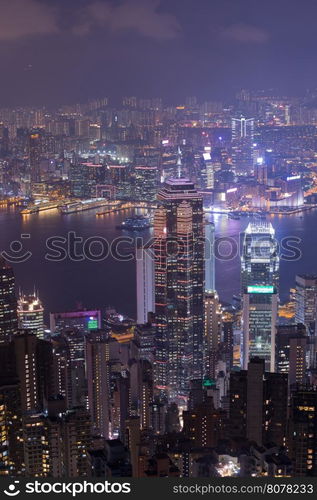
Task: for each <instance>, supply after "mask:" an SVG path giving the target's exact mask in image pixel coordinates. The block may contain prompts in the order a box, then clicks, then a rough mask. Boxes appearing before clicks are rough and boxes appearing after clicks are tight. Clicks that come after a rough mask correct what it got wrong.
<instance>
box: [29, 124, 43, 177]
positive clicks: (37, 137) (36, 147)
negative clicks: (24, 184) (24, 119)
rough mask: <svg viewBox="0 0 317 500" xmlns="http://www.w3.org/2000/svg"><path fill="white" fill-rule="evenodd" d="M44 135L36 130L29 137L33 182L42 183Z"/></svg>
mask: <svg viewBox="0 0 317 500" xmlns="http://www.w3.org/2000/svg"><path fill="white" fill-rule="evenodd" d="M41 152H42V133H41V132H40V131H39V130H34V131H33V132H32V133H31V134H30V136H29V158H30V173H31V182H32V183H34V182H35V183H37V182H41Z"/></svg>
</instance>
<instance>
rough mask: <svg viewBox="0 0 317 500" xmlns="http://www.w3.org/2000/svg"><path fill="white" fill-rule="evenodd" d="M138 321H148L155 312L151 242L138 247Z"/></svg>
mask: <svg viewBox="0 0 317 500" xmlns="http://www.w3.org/2000/svg"><path fill="white" fill-rule="evenodd" d="M136 287H137V323H138V324H139V325H143V324H146V323H147V322H148V315H149V313H150V312H152V313H154V312H155V293H154V255H153V251H152V250H151V248H150V245H149V244H146V245H145V246H144V247H142V248H137V249H136Z"/></svg>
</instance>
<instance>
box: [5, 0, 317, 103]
mask: <svg viewBox="0 0 317 500" xmlns="http://www.w3.org/2000/svg"><path fill="white" fill-rule="evenodd" d="M316 19H317V1H316V0H0V65H1V66H0V86H1V87H0V88H1V93H0V105H1V106H5V105H6V104H8V105H11V104H29V103H34V104H43V103H48V104H51V103H53V104H54V103H63V102H75V101H80V100H81V101H82V100H85V99H87V98H89V97H93V96H102V95H110V96H114V97H118V96H119V95H123V94H128V95H138V96H143V95H144V96H163V97H167V98H170V99H172V100H178V101H181V100H182V98H183V96H185V95H197V96H198V97H199V98H201V99H205V98H208V99H209V98H213V97H223V96H226V95H227V94H228V95H231V94H232V92H233V91H235V90H236V89H237V88H240V87H246V88H248V87H249V88H267V87H276V88H278V89H279V90H282V91H285V93H290V94H292V93H296V92H298V91H300V90H302V89H305V88H307V87H315V86H316V87H317V64H316V52H317V36H316Z"/></svg>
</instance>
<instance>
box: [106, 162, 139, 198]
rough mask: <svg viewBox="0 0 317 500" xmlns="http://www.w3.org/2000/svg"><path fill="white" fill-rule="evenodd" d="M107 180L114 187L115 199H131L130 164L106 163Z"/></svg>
mask: <svg viewBox="0 0 317 500" xmlns="http://www.w3.org/2000/svg"><path fill="white" fill-rule="evenodd" d="M106 179H107V182H108V183H109V184H110V185H111V186H114V188H115V198H116V199H117V200H131V199H133V194H132V191H131V183H132V167H131V165H130V164H127V165H123V164H119V165H107V170H106Z"/></svg>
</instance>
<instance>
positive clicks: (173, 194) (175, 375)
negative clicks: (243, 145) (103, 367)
mask: <svg viewBox="0 0 317 500" xmlns="http://www.w3.org/2000/svg"><path fill="white" fill-rule="evenodd" d="M158 200H159V204H160V205H159V208H158V209H157V212H156V215H155V223H154V226H155V227H154V235H155V244H154V253H155V317H156V320H155V322H156V336H155V344H156V346H155V386H156V390H157V391H159V392H160V393H161V394H162V393H163V394H164V395H166V396H168V397H169V399H170V400H174V401H179V402H180V404H181V403H182V401H184V402H185V404H186V399H187V396H188V392H189V385H190V380H191V379H194V378H201V377H202V376H203V358H204V348H203V342H204V301H203V299H204V281H205V278H204V256H205V244H204V229H205V228H204V215H203V202H202V197H201V196H200V195H199V194H198V192H197V191H196V189H195V186H194V184H193V183H192V182H191V181H190V180H188V179H168V180H167V181H166V182H165V184H164V186H163V187H162V189H161V190H160V192H159V193H158Z"/></svg>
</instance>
